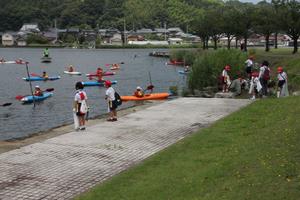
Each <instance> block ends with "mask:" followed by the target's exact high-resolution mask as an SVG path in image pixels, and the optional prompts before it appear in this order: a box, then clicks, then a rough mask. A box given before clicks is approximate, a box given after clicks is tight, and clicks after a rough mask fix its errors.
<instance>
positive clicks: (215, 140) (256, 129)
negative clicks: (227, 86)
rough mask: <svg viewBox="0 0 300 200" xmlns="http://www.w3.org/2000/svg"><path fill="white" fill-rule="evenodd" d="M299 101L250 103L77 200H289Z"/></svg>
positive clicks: (296, 185)
mask: <svg viewBox="0 0 300 200" xmlns="http://www.w3.org/2000/svg"><path fill="white" fill-rule="evenodd" d="M299 119H300V97H289V98H284V99H271V98H270V99H266V100H260V101H256V102H254V103H253V104H251V105H249V106H248V107H246V108H243V109H242V110H240V111H238V112H236V113H233V114H231V115H230V116H228V117H226V118H224V119H222V120H219V121H218V122H217V123H215V124H214V125H212V126H211V127H209V128H206V129H203V130H201V131H199V132H197V133H195V134H193V135H192V136H190V137H188V138H186V139H184V140H181V141H180V142H178V143H177V144H175V145H172V146H171V147H169V148H168V149H166V150H164V151H162V152H160V153H158V154H156V155H154V156H152V157H151V158H149V159H147V160H146V161H144V162H143V163H142V164H140V165H138V166H136V167H134V168H131V169H129V170H128V171H125V172H123V173H121V174H119V175H117V176H115V177H113V178H112V179H111V180H108V181H106V182H105V183H103V184H101V185H99V186H97V187H95V188H94V189H92V190H91V191H89V192H87V193H85V194H83V195H81V196H80V197H78V198H77V199H84V200H88V199H91V200H92V199H93V200H94V199H118V200H119V199H130V200H131V199H147V200H149V199H153V200H154V199H155V200H157V199H164V200H165V199H172V200H173V199H178V200H179V199H180V200H182V199H201V200H202V199H203V200H218V199H222V200H235V199H238V200H240V199H243V200H252V199H253V200H282V199H287V200H294V199H299V197H300V162H299V161H300V145H299V141H300V120H299Z"/></svg>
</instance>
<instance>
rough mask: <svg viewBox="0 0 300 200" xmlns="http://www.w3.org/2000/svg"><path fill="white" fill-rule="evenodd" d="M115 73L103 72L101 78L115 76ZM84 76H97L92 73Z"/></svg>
mask: <svg viewBox="0 0 300 200" xmlns="http://www.w3.org/2000/svg"><path fill="white" fill-rule="evenodd" d="M115 74H116V72H103V73H102V76H112V75H115ZM85 75H86V76H97V74H95V73H93V74H85Z"/></svg>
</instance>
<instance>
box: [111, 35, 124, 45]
mask: <svg viewBox="0 0 300 200" xmlns="http://www.w3.org/2000/svg"><path fill="white" fill-rule="evenodd" d="M110 43H111V44H113V45H122V35H121V34H120V33H115V34H113V36H112V37H111V38H110Z"/></svg>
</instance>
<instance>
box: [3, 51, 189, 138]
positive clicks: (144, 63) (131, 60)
mask: <svg viewBox="0 0 300 200" xmlns="http://www.w3.org/2000/svg"><path fill="white" fill-rule="evenodd" d="M42 51H43V49H31V48H1V49H0V58H1V57H3V58H5V59H6V60H15V59H17V58H23V59H26V60H28V61H29V62H30V64H29V70H30V72H31V73H36V74H41V73H42V71H47V73H48V74H49V76H55V75H60V76H61V79H59V80H57V81H47V82H40V81H39V82H32V83H33V86H35V85H39V86H40V87H41V88H42V89H45V88H54V89H55V90H54V95H53V97H51V98H48V99H47V100H45V101H44V102H41V103H39V104H38V105H37V106H36V107H35V108H33V105H32V104H29V105H23V104H21V103H20V102H19V101H17V100H15V96H17V95H26V94H30V87H29V83H28V82H25V81H23V80H22V77H26V68H25V66H24V65H14V64H0V86H1V87H0V94H1V95H0V104H3V103H6V102H12V103H13V105H11V106H8V107H0V140H8V139H14V138H22V137H27V136H30V135H31V134H33V133H37V132H40V131H46V130H49V129H51V128H54V127H57V126H61V125H65V124H70V123H72V121H73V117H72V103H73V98H74V93H75V90H74V85H75V83H76V82H77V81H88V78H87V77H85V76H70V75H67V74H63V71H64V70H65V69H66V68H65V67H66V66H68V65H70V64H72V65H73V66H75V69H76V71H80V72H82V73H84V74H85V73H91V72H95V71H96V68H97V66H103V68H104V69H108V68H107V67H105V64H109V63H119V62H124V63H125V64H123V65H121V69H120V70H119V71H117V74H116V75H114V76H109V77H106V79H109V80H117V81H118V84H117V85H115V86H114V88H115V89H116V90H117V91H118V92H119V93H120V94H121V95H131V94H132V93H133V91H134V90H135V88H136V86H138V85H139V86H142V87H143V88H145V87H146V86H147V85H149V72H150V74H151V79H152V84H153V85H154V86H155V89H154V92H168V90H169V87H170V86H174V85H177V86H179V87H182V86H183V85H184V84H185V82H186V81H185V78H184V76H182V75H179V74H178V73H177V70H178V69H179V68H178V67H174V66H166V65H165V62H166V61H167V60H166V59H164V58H153V57H150V56H148V54H149V52H151V51H153V49H117V50H115V49H114V50H111V49H110V50H89V49H50V56H51V57H52V63H49V64H43V63H41V62H40V58H41V55H42ZM156 51H159V50H157V49H156ZM164 51H166V50H164ZM134 55H137V57H136V58H135V56H134ZM85 91H86V92H87V95H88V98H89V104H90V106H91V112H90V116H91V117H96V116H99V115H101V114H104V113H106V112H107V107H106V102H105V100H104V95H105V88H101V87H87V88H85ZM131 105H132V103H130V102H129V103H127V102H126V103H123V105H122V106H121V108H126V107H129V106H131Z"/></svg>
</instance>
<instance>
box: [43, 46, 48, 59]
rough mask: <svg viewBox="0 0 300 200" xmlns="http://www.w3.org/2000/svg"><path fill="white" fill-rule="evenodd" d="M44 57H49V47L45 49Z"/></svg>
mask: <svg viewBox="0 0 300 200" xmlns="http://www.w3.org/2000/svg"><path fill="white" fill-rule="evenodd" d="M43 54H44V57H49V50H48V48H45V49H44V53H43Z"/></svg>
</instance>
